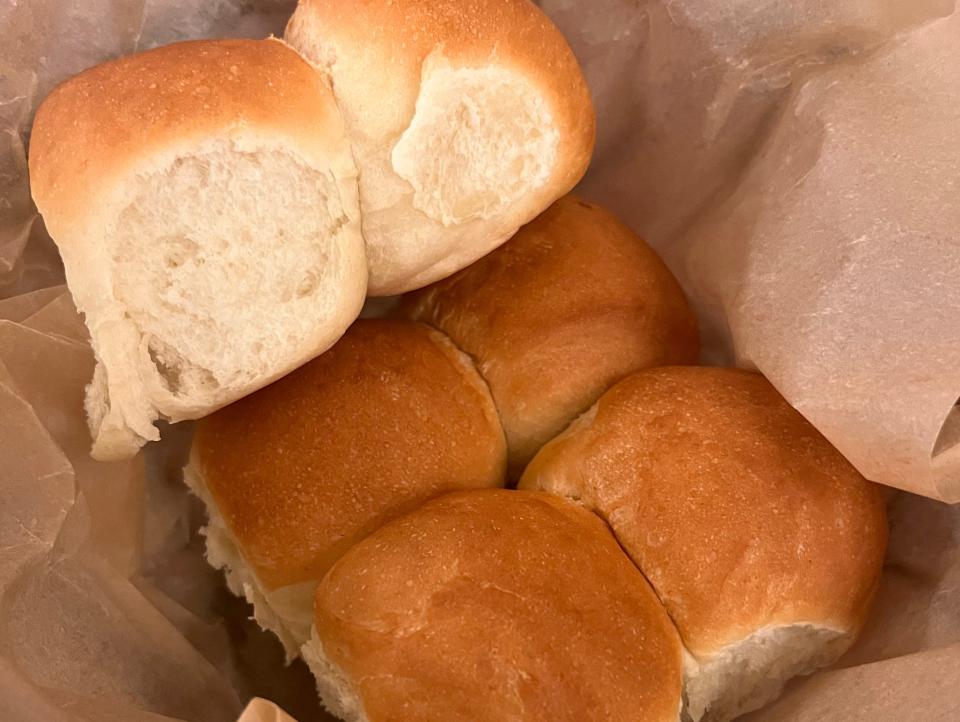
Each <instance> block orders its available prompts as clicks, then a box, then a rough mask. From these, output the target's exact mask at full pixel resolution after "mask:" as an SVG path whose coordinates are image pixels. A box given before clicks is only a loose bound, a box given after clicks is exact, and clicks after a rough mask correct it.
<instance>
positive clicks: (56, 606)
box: [0, 0, 960, 722]
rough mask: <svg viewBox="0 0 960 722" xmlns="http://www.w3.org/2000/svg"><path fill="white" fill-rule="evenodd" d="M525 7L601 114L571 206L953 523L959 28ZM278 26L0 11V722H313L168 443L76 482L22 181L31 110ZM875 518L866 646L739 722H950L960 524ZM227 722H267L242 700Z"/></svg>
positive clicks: (900, 14) (78, 345) (119, 12)
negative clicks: (550, 28) (625, 235)
mask: <svg viewBox="0 0 960 722" xmlns="http://www.w3.org/2000/svg"><path fill="white" fill-rule="evenodd" d="M538 4H540V5H541V6H542V7H543V8H544V10H545V11H546V12H547V13H548V14H549V15H550V16H551V17H552V18H553V19H554V20H555V21H556V22H557V24H558V25H559V26H560V27H561V29H562V30H563V31H564V32H565V34H566V35H567V37H568V38H569V40H570V43H571V46H572V47H573V49H574V51H575V53H576V54H577V55H578V58H579V59H580V61H581V63H582V64H583V66H584V69H585V74H586V76H587V78H588V82H589V84H590V87H591V92H592V94H593V97H594V99H595V102H596V105H597V111H598V133H599V135H598V145H597V153H596V156H595V159H594V163H593V165H592V167H591V171H590V173H589V174H588V176H587V178H586V179H585V181H584V183H583V184H582V186H581V188H580V191H579V192H581V193H583V194H584V195H586V196H587V197H592V198H594V199H596V200H598V201H599V202H601V203H603V204H604V205H607V206H609V207H611V208H612V209H613V210H614V211H615V212H617V213H619V214H620V215H621V216H623V217H624V218H625V220H627V221H628V223H629V224H630V225H631V226H632V227H633V228H634V229H635V230H637V231H638V232H640V233H641V234H642V235H644V236H645V237H646V238H647V239H648V240H649V241H650V242H651V243H652V244H653V245H654V246H655V247H656V248H657V249H658V250H659V251H660V252H661V253H662V254H663V255H664V257H665V258H666V259H667V260H668V262H669V263H670V264H671V266H672V267H673V269H674V270H675V272H677V273H678V275H679V276H680V277H681V280H682V281H683V283H684V285H685V287H686V289H687V291H688V293H689V294H690V295H691V297H692V300H693V301H694V303H695V305H696V306H697V308H698V311H699V313H700V316H701V321H702V323H703V325H704V326H705V329H704V340H705V346H706V354H705V358H707V359H709V360H711V361H714V362H718V361H725V362H730V361H736V362H738V363H740V364H742V365H747V366H755V367H756V368H758V369H759V370H760V371H762V372H763V373H765V374H766V375H767V376H768V377H769V378H770V379H771V381H772V382H773V383H774V384H775V385H776V386H777V387H778V388H779V389H780V390H781V392H782V393H784V395H785V396H786V397H787V398H788V400H789V401H790V402H791V403H792V404H793V405H794V406H795V407H797V408H798V409H799V410H800V411H801V412H802V413H803V414H805V415H806V416H807V418H809V419H810V420H811V422H813V423H814V425H816V426H817V427H818V428H819V429H820V431H821V432H823V433H824V434H825V435H827V437H828V438H830V439H831V441H832V442H833V443H834V444H836V445H837V446H838V448H840V449H841V451H843V452H844V453H845V454H846V455H847V456H848V457H849V458H850V459H851V460H852V461H853V462H854V463H855V464H857V465H858V467H859V468H860V469H861V471H863V472H864V473H865V474H867V475H868V476H869V477H871V478H873V479H876V480H877V481H881V482H883V483H886V484H890V485H893V486H897V487H900V488H905V489H910V490H913V491H916V492H919V493H921V494H926V495H928V496H931V497H935V498H939V499H947V500H951V501H956V500H960V410H958V407H957V400H958V398H960V338H958V334H960V326H958V324H957V323H956V317H957V311H958V310H960V297H958V295H957V294H958V288H960V287H958V285H957V283H956V281H955V279H956V278H958V277H960V268H958V265H957V264H960V248H958V245H957V240H956V239H957V236H956V228H958V227H960V208H958V204H957V201H956V199H955V195H956V194H955V193H951V192H949V189H950V188H951V185H950V184H951V183H953V182H954V181H955V179H956V177H957V176H958V173H957V170H958V169H960V150H958V146H957V144H956V141H955V135H956V133H955V130H956V128H957V127H960V119H958V117H956V116H958V115H960V106H958V107H957V109H956V110H954V109H953V107H952V106H953V105H956V104H955V103H953V102H952V101H951V98H956V97H960V71H958V70H957V68H960V45H958V44H957V43H956V38H957V37H960V16H957V15H951V13H953V12H954V9H955V8H954V5H955V3H954V2H953V1H952V0H916V1H915V2H909V3H907V2H890V1H889V0H850V2H846V3H823V2H817V1H816V0H798V1H797V2H793V3H782V2H779V1H778V0H732V1H731V2H725V3H717V2H715V1H714V0H591V2H589V3H587V2H583V1H582V0H541V2H539V3H538ZM293 5H294V3H293V2H291V1H290V0H253V1H248V0H222V1H221V2H218V3H209V2H202V1H201V0H135V1H134V2H121V0H92V1H91V2H85V3H75V2H68V0H31V2H21V3H16V4H13V5H11V4H7V5H5V6H3V7H0V40H2V41H3V42H0V319H6V320H5V321H3V322H0V686H2V688H3V690H2V692H3V693H2V694H0V719H18V720H19V719H24V720H29V719H38V720H44V722H101V721H105V720H111V721H113V720H124V721H125V722H126V721H127V720H130V721H131V722H140V720H142V721H143V722H162V721H163V720H166V721H167V722H171V721H173V722H192V721H193V720H198V721H199V720H214V721H216V720H224V721H225V722H226V721H229V720H232V719H234V718H235V717H236V715H237V713H238V712H239V709H240V706H241V702H242V701H245V700H246V699H248V698H249V697H251V696H253V695H261V696H269V697H271V698H273V699H275V700H276V701H277V702H278V703H279V704H280V705H281V706H282V707H285V708H286V709H288V710H289V711H290V712H293V713H294V714H295V715H296V717H297V718H299V719H301V720H303V721H304V722H306V720H309V719H326V716H325V715H324V714H323V713H322V712H321V711H320V709H319V704H318V703H317V701H316V697H315V694H314V690H313V684H312V681H311V678H310V676H309V674H308V673H307V671H306V669H305V668H304V667H303V665H302V664H301V663H297V664H295V665H294V666H293V667H290V668H285V667H283V665H282V654H281V653H280V651H279V649H278V648H277V644H276V642H275V640H273V639H272V638H271V637H270V636H269V635H267V634H265V633H263V632H261V631H259V630H258V629H257V628H256V625H254V624H253V623H252V622H251V621H249V620H248V619H246V617H247V616H249V608H248V607H247V606H246V605H245V604H244V603H243V602H242V601H240V600H237V599H235V598H233V597H232V596H231V595H229V593H228V592H227V591H226V590H225V589H224V586H223V581H222V579H221V577H220V576H219V574H217V573H215V572H213V571H212V570H211V569H210V568H209V567H208V566H207V565H206V563H205V562H204V560H203V539H202V537H200V536H199V532H198V527H199V526H200V525H201V524H202V512H201V510H200V509H199V507H198V505H197V503H196V500H194V499H192V498H191V497H189V496H188V495H187V494H186V491H185V490H184V488H183V485H182V483H181V482H180V479H179V468H180V466H181V465H182V463H183V459H184V453H185V449H186V448H187V447H188V445H189V439H190V430H189V427H188V426H186V425H177V426H172V427H170V429H168V430H167V431H165V434H164V437H165V439H166V440H165V442H164V444H162V445H160V446H154V447H152V448H150V449H149V450H148V451H147V452H146V454H145V455H143V456H142V457H141V458H140V459H138V460H135V461H133V462H123V463H116V464H104V463H100V462H94V461H93V460H91V459H90V458H89V456H88V454H87V450H88V448H89V438H88V435H87V430H86V426H85V422H84V420H83V417H82V413H81V412H80V408H81V404H82V396H83V387H84V385H85V384H86V383H87V381H88V380H89V373H90V369H91V368H92V363H93V360H92V354H91V352H90V349H89V347H88V345H87V343H88V342H87V334H86V331H85V328H84V327H83V325H82V319H80V317H79V316H78V314H77V313H76V311H75V309H74V308H73V304H72V301H71V299H70V296H69V292H68V291H66V289H65V287H63V286H62V284H63V269H62V267H61V265H60V262H59V259H58V257H57V254H56V249H55V247H54V246H53V244H52V242H51V241H50V239H49V237H48V236H47V234H46V231H45V228H44V225H43V223H42V221H40V220H39V219H38V218H37V217H36V213H35V209H34V208H33V205H32V202H31V201H30V197H29V189H28V186H27V178H26V153H25V147H26V145H27V143H28V139H29V134H28V128H29V123H30V119H31V116H32V113H33V111H34V109H35V106H36V101H37V100H38V99H39V98H42V97H43V96H44V95H45V94H46V93H47V92H49V90H50V89H51V88H52V87H53V86H54V85H55V84H56V83H58V82H61V81H62V80H64V79H65V78H67V77H69V76H70V75H72V74H73V73H75V72H78V71H79V70H82V69H84V68H86V67H89V66H90V65H93V64H95V63H98V62H101V61H103V60H106V59H108V58H112V57H116V56H118V55H121V54H124V53H128V52H131V51H133V50H142V49H148V48H151V47H155V46H156V45H160V44H164V43H167V42H172V41H176V40H183V39H188V38H195V37H229V36H248V37H263V36H265V35H267V34H268V33H274V34H280V32H281V31H282V28H283V25H284V23H285V20H286V17H287V15H288V14H289V12H290V11H291V10H292V8H293ZM948 16H949V17H948ZM10 37H13V38H16V39H17V41H16V42H7V40H8V38H10ZM951 113H952V114H953V115H951ZM951 131H953V132H951ZM861 236H863V237H865V240H860V238H861ZM373 312H374V313H379V311H373ZM890 519H891V541H890V549H889V553H888V556H887V564H886V567H885V571H884V575H883V579H882V582H881V586H880V589H879V591H878V596H877V602H876V607H875V611H874V614H873V615H872V616H871V618H870V620H869V621H868V623H867V626H866V628H865V629H864V633H863V636H862V639H861V640H860V641H859V642H858V643H857V645H856V646H855V647H854V648H853V649H852V650H851V651H850V652H849V653H848V654H847V655H846V656H845V657H844V659H842V660H841V662H840V664H839V665H838V667H837V668H836V669H835V670H831V671H827V672H823V673H820V674H817V675H814V676H813V677H811V678H809V679H806V680H800V681H798V682H796V683H794V684H791V685H789V687H788V690H787V692H786V694H785V696H784V698H783V699H782V700H781V701H780V702H778V703H775V704H774V705H773V706H771V707H770V708H768V709H766V710H762V711H760V712H758V713H756V714H755V715H753V716H751V718H750V719H751V720H757V721H759V722H781V721H786V720H791V721H794V722H806V721H807V720H828V721H829V720H860V719H863V720H871V722H875V721H877V720H886V719H898V720H899V719H923V720H940V719H943V720H947V719H950V720H953V719H957V718H960V707H958V703H957V702H956V699H957V697H956V694H955V689H956V686H957V682H960V679H954V677H956V670H957V669H958V668H960V632H958V631H957V630H960V507H949V506H946V505H944V504H941V503H939V502H937V501H932V500H930V499H923V498H920V497H917V496H913V495H910V494H903V493H898V494H896V495H895V496H894V497H893V499H892V501H891V503H890ZM890 715H893V716H892V717H891V716H890ZM243 719H244V722H281V721H282V722H288V720H289V719H292V718H290V717H288V716H286V715H285V714H284V713H283V712H282V711H281V710H280V709H279V707H277V706H276V705H275V704H273V703H269V702H266V701H264V700H253V701H252V702H251V704H250V706H249V707H248V709H247V710H246V712H245V716H244V718H243Z"/></svg>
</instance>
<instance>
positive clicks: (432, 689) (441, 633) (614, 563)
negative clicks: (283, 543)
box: [303, 490, 682, 722]
mask: <svg viewBox="0 0 960 722" xmlns="http://www.w3.org/2000/svg"><path fill="white" fill-rule="evenodd" d="M315 615H316V618H315V621H316V624H315V628H314V632H313V637H312V638H311V640H310V642H309V643H308V644H306V645H304V648H303V657H304V659H305V660H306V661H307V662H308V664H309V665H310V668H311V670H312V671H313V672H314V674H315V675H316V677H317V686H318V689H319V691H320V694H321V697H322V698H323V700H324V703H325V704H326V705H327V707H328V708H329V709H330V710H331V711H332V712H333V713H334V714H336V715H338V716H340V717H341V718H343V719H345V720H348V722H385V721H386V720H404V721H405V722H500V721H501V720H516V721H517V722H527V721H529V722H534V721H536V722H539V721H541V720H550V722H564V721H569V722H601V721H602V722H613V721H614V720H622V722H637V721H638V720H643V722H676V720H677V719H678V715H679V711H680V688H681V676H682V674H681V670H682V661H681V654H682V650H681V645H680V641H679V639H678V637H677V633H676V630H675V629H674V627H673V625H672V624H671V622H670V620H669V618H668V617H667V615H666V613H665V612H664V609H663V607H662V605H661V604H660V602H659V601H658V600H657V598H656V596H655V595H654V593H653V592H652V591H651V589H650V586H649V585H648V584H647V582H646V581H645V580H644V578H643V575H642V574H640V573H639V572H638V571H637V569H636V568H635V567H634V566H633V564H632V563H631V562H630V560H629V559H628V558H627V557H626V556H625V555H624V554H623V552H622V550H621V549H620V547H619V546H617V542H616V540H615V539H614V538H613V536H612V535H611V534H610V530H609V529H607V527H606V526H605V525H604V523H603V522H602V521H601V520H600V519H598V518H597V517H596V516H594V515H593V514H591V513H590V512H588V511H586V510H584V509H582V508H580V507H578V506H577V505H575V504H571V503H570V502H567V501H565V500H563V499H559V498H557V497H552V496H550V495H548V494H537V493H529V492H515V491H504V490H486V491H468V492H458V493H455V494H448V495H446V496H443V497H440V498H439V499H435V500H433V501H430V502H428V503H427V504H425V505H423V506H422V507H420V508H419V509H417V510H416V511H414V512H411V513H410V514H408V515H406V516H404V517H401V518H399V519H397V520H395V521H393V522H391V523H389V524H387V525H386V526H384V527H383V528H381V529H379V530H378V531H376V532H374V533H373V534H371V535H370V536H369V537H367V538H366V539H364V540H363V541H361V542H360V543H359V544H357V545H356V546H354V547H353V548H352V549H350V551H348V552H347V553H346V554H345V555H344V556H343V557H341V559H340V561H339V562H337V563H336V564H335V565H334V566H333V568H332V569H331V570H330V572H329V574H327V576H326V577H325V578H324V579H323V581H322V582H321V583H320V586H319V587H318V589H317V595H316V610H315Z"/></svg>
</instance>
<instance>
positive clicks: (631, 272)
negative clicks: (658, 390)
mask: <svg viewBox="0 0 960 722" xmlns="http://www.w3.org/2000/svg"><path fill="white" fill-rule="evenodd" d="M402 313H403V314H404V315H406V316H408V317H410V318H413V319H415V320H418V321H424V322H426V323H429V324H431V325H433V326H435V327H436V328H438V329H440V330H441V331H443V332H444V333H445V334H447V335H448V336H449V337H450V338H451V339H452V340H453V342H454V343H455V344H457V346H458V347H459V348H461V349H462V350H463V351H466V352H467V353H468V354H470V356H472V357H473V358H474V360H475V361H476V362H477V367H478V368H479V370H480V373H481V374H482V375H483V377H484V378H485V379H486V380H487V383H488V384H489V385H490V390H491V391H492V392H493V398H494V400H495V401H496V403H497V408H498V410H499V411H500V416H501V418H502V420H503V425H504V429H505V431H506V434H507V443H508V445H509V454H510V472H511V474H512V475H514V476H518V475H519V473H520V471H522V469H523V467H524V465H525V464H526V463H527V462H528V461H529V460H530V459H531V458H532V457H533V455H534V454H535V453H536V452H537V450H538V449H539V448H540V447H541V446H542V445H543V444H545V443H546V442H547V441H549V440H550V439H551V438H553V437H554V436H556V434H558V433H559V432H560V431H561V430H562V429H563V428H564V427H565V426H566V425H567V424H568V423H570V421H571V420H573V419H574V418H575V417H576V416H577V414H579V413H581V412H583V411H585V410H586V409H587V408H589V407H590V405H591V404H592V403H593V402H594V401H596V400H597V398H598V397H599V396H600V394H602V393H603V392H604V391H605V390H606V389H607V388H609V387H610V385H611V384H613V383H615V382H616V381H618V380H620V379H621V378H623V377H624V376H626V375H627V374H628V373H630V372H631V371H634V370H636V369H639V368H644V367H647V366H662V365H666V364H685V363H695V362H696V361H697V356H698V338H697V326H696V320H695V319H694V317H693V314H692V313H691V311H690V309H689V307H688V305H687V301H686V299H685V298H684V295H683V291H682V290H681V289H680V286H679V284H678V283H677V281H676V279H674V277H673V276H672V275H671V273H670V271H669V269H668V268H667V267H666V265H664V263H663V262H662V261H661V260H660V258H658V257H657V255H656V254H655V253H654V252H653V250H652V249H651V248H650V247H649V246H647V244H646V243H644V242H643V241H642V240H641V239H640V238H638V237H637V236H636V235H634V233H633V232H631V231H630V229H629V228H627V227H626V226H625V225H623V224H622V223H620V221H618V220H617V219H616V218H614V217H613V216H612V215H611V214H610V213H608V212H607V211H605V210H603V209H602V208H600V207H598V206H596V205H593V204H590V203H586V202H585V201H582V200H579V199H577V198H575V197H573V196H566V197H565V198H562V199H560V200H559V201H557V202H556V203H555V204H554V205H553V206H551V207H550V209H549V210H547V211H546V212H545V213H544V214H543V215H541V216H540V217H539V218H537V219H536V220H535V221H533V222H532V223H530V224H528V225H526V226H524V227H523V228H522V229H521V230H520V232H519V233H517V235H515V236H514V237H513V238H512V239H511V240H510V242H509V243H507V244H505V245H503V246H501V247H500V248H499V249H497V250H496V251H494V252H493V253H491V254H489V255H488V256H486V257H484V258H482V259H481V260H479V261H477V262H476V263H474V264H473V265H472V266H470V267H469V268H466V269H464V270H463V271H460V272H459V273H457V274H456V275H454V276H451V277H450V278H448V279H446V280H443V281H440V282H438V283H435V284H434V285H432V286H429V287H427V288H425V289H423V290H421V291H418V292H415V293H412V294H408V296H406V297H405V299H404V302H403V306H402Z"/></svg>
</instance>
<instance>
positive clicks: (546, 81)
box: [284, 0, 594, 295]
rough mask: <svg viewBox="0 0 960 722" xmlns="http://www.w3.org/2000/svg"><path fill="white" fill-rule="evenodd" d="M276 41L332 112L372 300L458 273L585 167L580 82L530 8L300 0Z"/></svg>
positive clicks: (514, 3) (564, 50) (553, 34)
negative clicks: (338, 124) (350, 171)
mask: <svg viewBox="0 0 960 722" xmlns="http://www.w3.org/2000/svg"><path fill="white" fill-rule="evenodd" d="M284 38H285V39H286V40H287V42H289V43H290V44H291V45H293V46H294V47H295V48H297V49H298V50H300V51H301V52H302V53H303V54H304V55H305V56H306V57H307V58H309V59H310V60H311V61H312V62H313V63H315V64H316V65H317V67H319V68H320V69H321V70H322V71H323V72H325V73H326V75H327V76H328V77H329V78H330V81H331V84H332V86H333V90H334V93H335V94H336V96H337V101H338V103H339V104H340V107H341V110H342V111H343V115H344V120H345V122H346V126H347V131H348V134H349V136H350V139H351V141H352V143H353V149H354V155H355V158H356V161H357V166H358V168H359V171H360V203H361V207H362V210H363V232H364V238H365V240H366V243H367V255H368V261H369V264H370V293H371V294H373V295H390V294H396V293H400V292H403V291H407V290H410V289H413V288H418V287H420V286H424V285H426V284H428V283H430V282H432V281H435V280H437V279H440V278H443V277H445V276H447V275H449V274H451V273H453V272H454V271H456V270H458V269H460V268H463V267H464V266H467V265H468V264H470V263H471V262H473V261H474V260H476V259H477V258H479V257H480V256H482V255H484V254H485V253H487V252H489V251H490V250H491V249H493V248H495V247H496V246H498V245H499V244H500V243H502V242H503V241H505V240H506V239H508V238H509V237H510V236H511V235H513V233H514V232H515V231H516V230H517V228H519V227H520V226H521V225H522V224H524V223H526V222H527V221H529V220H530V219H532V218H534V217H535V216H536V215H537V214H539V213H540V212H541V211H543V210H544V209H545V208H546V207H547V206H549V205H550V203H552V202H553V201H554V200H555V199H556V198H558V197H559V196H561V195H563V194H564V193H566V192H567V191H569V190H570V189H571V188H572V187H573V186H574V185H575V184H576V182H577V181H578V180H579V179H580V178H581V176H582V175H583V173H584V171H585V170H586V167H587V164H588V163H589V160H590V155H591V153H592V151H593V143H594V112H593V107H592V104H591V101H590V95H589V91H588V89H587V86H586V82H585V81H584V78H583V76H582V73H581V71H580V68H579V66H578V65H577V62H576V59H575V58H574V56H573V53H572V52H571V50H570V48H569V46H568V45H567V43H566V41H565V40H564V38H563V36H562V35H561V33H560V31H559V30H557V28H556V27H555V26H554V25H553V24H552V23H551V22H550V20H549V19H548V18H547V17H546V16H545V15H544V14H543V13H542V12H541V11H540V9H539V8H537V7H536V5H534V4H533V3H532V2H529V0H392V1H390V2H387V0H301V2H300V4H299V6H298V8H297V10H296V12H295V13H294V15H293V17H292V18H291V20H290V23H289V25H288V26H287V30H286V33H285V35H284Z"/></svg>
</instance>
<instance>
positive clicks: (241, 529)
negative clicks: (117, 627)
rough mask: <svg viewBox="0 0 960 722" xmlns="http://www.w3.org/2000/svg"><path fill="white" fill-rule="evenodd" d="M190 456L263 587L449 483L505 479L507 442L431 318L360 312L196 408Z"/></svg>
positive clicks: (321, 567)
mask: <svg viewBox="0 0 960 722" xmlns="http://www.w3.org/2000/svg"><path fill="white" fill-rule="evenodd" d="M194 460H195V463H196V464H197V465H198V466H199V476H200V477H201V478H202V479H203V480H204V482H205V484H206V486H207V490H208V493H209V496H210V497H211V499H212V500H213V502H214V503H215V504H216V505H217V507H218V510H219V512H220V514H221V515H222V517H223V519H224V520H225V522H226V524H227V526H228V527H229V528H230V530H231V532H232V534H233V536H234V538H235V539H236V541H237V543H238V545H239V546H240V547H241V549H242V551H243V554H244V557H245V559H246V561H247V563H248V564H250V565H251V566H252V567H253V570H254V572H255V573H256V575H257V577H258V579H259V580H260V581H261V583H262V584H263V585H264V586H265V587H266V588H268V589H272V588H277V587H281V586H287V585H291V584H296V583H299V582H304V581H308V580H318V579H319V578H320V577H322V576H323V574H324V573H325V572H326V570H327V569H328V568H329V567H330V565H331V564H332V563H333V562H334V561H335V560H336V559H337V558H338V557H339V556H340V555H341V554H342V553H343V552H345V551H346V550H347V549H348V548H349V547H350V546H351V545H352V544H354V543H355V542H356V541H357V540H358V539H360V538H362V537H363V536H365V535H366V534H368V533H370V532H371V531H373V530H374V529H376V528H378V527H379V526H381V525H382V524H383V523H384V522H386V521H387V520H388V519H391V518H393V517H395V516H397V515H399V514H402V513H404V512H405V511H408V510H409V509H412V508H414V507H416V506H417V505H419V504H420V503H422V502H424V501H426V500H427V499H429V498H431V497H433V496H436V495H438V494H441V493H443V492H446V491H452V490H455V489H466V488H476V487H489V486H502V485H503V484H504V481H505V471H504V470H505V463H506V443H505V440H504V437H503V431H502V429H501V427H500V422H499V420H498V419H497V415H496V409H495V407H494V405H493V401H492V399H491V398H490V394H489V391H488V390H487V388H486V385H485V384H484V382H483V380H482V379H481V378H480V377H479V375H478V374H477V372H476V370H475V369H474V368H473V366H472V364H471V363H470V361H469V359H467V358H466V357H465V356H463V354H461V353H460V352H458V351H457V350H456V349H455V348H454V347H453V346H452V344H450V342H449V341H448V340H447V339H446V338H444V337H443V336H442V335H441V334H439V333H438V332H436V331H434V330H431V329H429V328H427V327H426V326H423V325H421V324H415V323H411V322H406V321H386V320H363V319H361V320H359V321H357V322H356V323H354V325H353V326H351V328H350V329H349V330H348V331H347V333H346V334H344V336H343V338H342V339H341V340H340V341H339V342H338V343H337V344H336V345H335V346H333V348H331V349H330V350H329V351H327V352H326V353H325V354H323V355H322V356H320V357H319V358H317V359H315V360H313V361H312V362H310V363H308V364H306V365H305V366H303V367H301V368H300V369H298V370H296V371H294V372H293V373H291V374H290V375H289V376H287V377H285V378H283V379H281V380H280V381H278V382H276V383H275V384H273V385H271V386H269V387H267V388H265V389H263V390H261V391H260V392H258V393H255V394H252V395H251V396H248V397H246V398H244V399H241V400H240V401H238V402H236V403H234V404H232V405H231V406H228V407H226V408H224V409H222V410H220V411H218V412H217V413H215V414H213V415H211V416H209V417H207V418H205V419H203V420H201V421H200V422H199V423H198V425H197V431H196V434H195V438H194Z"/></svg>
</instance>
